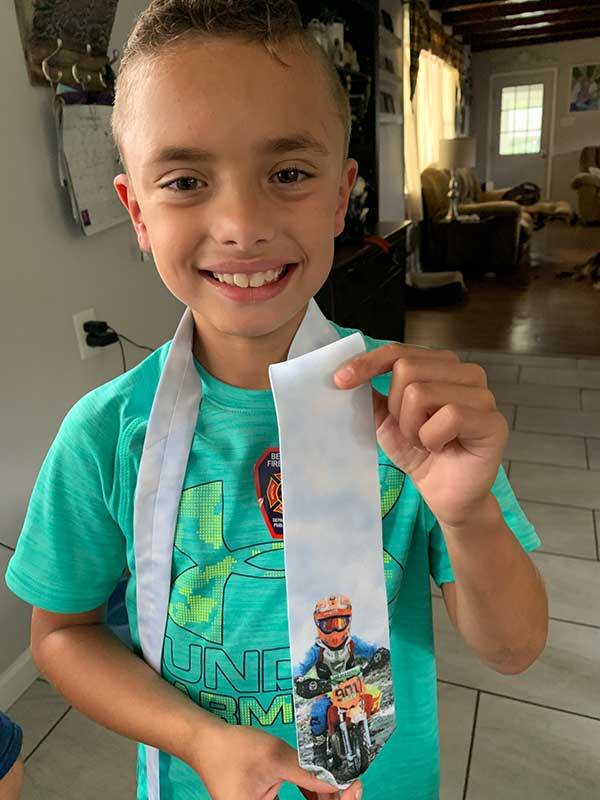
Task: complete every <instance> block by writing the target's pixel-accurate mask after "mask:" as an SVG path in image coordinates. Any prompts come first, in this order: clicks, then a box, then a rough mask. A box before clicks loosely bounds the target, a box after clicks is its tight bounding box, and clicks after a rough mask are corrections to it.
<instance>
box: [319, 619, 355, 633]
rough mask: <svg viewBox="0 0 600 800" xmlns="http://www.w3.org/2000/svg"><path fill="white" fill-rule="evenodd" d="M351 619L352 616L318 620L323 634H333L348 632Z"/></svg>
mask: <svg viewBox="0 0 600 800" xmlns="http://www.w3.org/2000/svg"><path fill="white" fill-rule="evenodd" d="M351 619H352V617H350V616H343V617H327V618H326V619H318V620H317V625H318V627H319V630H321V631H323V633H333V632H334V631H343V630H346V628H347V627H348V625H350V620H351Z"/></svg>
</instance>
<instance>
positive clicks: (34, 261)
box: [0, 0, 183, 708]
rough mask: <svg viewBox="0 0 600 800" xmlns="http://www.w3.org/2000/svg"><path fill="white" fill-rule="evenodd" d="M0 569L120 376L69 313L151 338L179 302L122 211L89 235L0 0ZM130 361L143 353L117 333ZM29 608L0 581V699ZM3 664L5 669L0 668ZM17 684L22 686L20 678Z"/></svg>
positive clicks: (162, 336) (41, 95)
mask: <svg viewBox="0 0 600 800" xmlns="http://www.w3.org/2000/svg"><path fill="white" fill-rule="evenodd" d="M145 5H146V0H121V2H120V3H119V8H118V12H117V19H116V21H115V26H114V29H113V38H112V41H111V45H110V47H111V50H110V52H112V48H113V47H117V48H119V50H122V47H123V44H124V42H125V40H126V38H127V33H128V31H129V29H130V28H131V26H132V24H133V21H134V16H135V15H136V14H137V13H139V12H140V11H141V10H142V8H144V7H145ZM0 48H1V49H2V52H3V53H4V58H3V80H2V87H1V88H0V98H1V99H0V104H1V106H2V109H3V110H2V114H1V116H0V174H1V175H2V187H3V190H4V191H3V194H2V195H1V196H0V242H1V254H2V255H1V259H2V265H1V268H0V331H1V334H2V335H1V341H0V348H1V364H2V373H1V378H0V432H1V436H0V441H1V447H0V493H1V494H0V498H1V499H0V573H1V575H2V576H4V573H5V570H6V565H7V563H8V560H9V558H10V556H11V554H12V551H11V550H10V549H9V548H10V547H14V546H15V543H16V540H17V537H18V535H19V532H20V530H21V525H22V522H23V518H24V515H25V511H26V507H27V503H28V500H29V496H30V493H31V489H32V487H33V483H34V480H35V477H36V475H37V472H38V470H39V467H40V465H41V462H42V459H43V457H44V456H45V454H46V451H47V450H48V447H49V445H50V443H51V441H52V439H53V438H54V435H55V434H56V431H57V429H58V427H59V425H60V422H61V421H62V419H63V417H64V416H65V414H66V412H67V411H68V409H69V408H70V407H71V406H72V405H73V403H74V402H75V401H76V400H77V399H78V398H79V397H81V396H82V395H83V394H85V393H86V392H87V391H89V390H91V389H92V388H94V387H95V386H98V385H100V384H102V383H105V382H106V381H107V380H110V379H111V378H113V377H115V376H116V375H118V374H119V373H120V372H121V370H122V366H121V351H120V348H119V345H118V344H114V345H111V346H110V347H108V348H106V349H105V350H103V351H102V352H101V353H100V355H98V356H96V357H94V358H91V359H89V360H86V361H82V360H81V358H80V356H79V351H78V348H77V343H76V340H75V333H74V329H73V322H72V315H73V314H74V313H76V312H78V311H81V310H84V309H87V308H91V307H94V308H95V310H96V314H97V316H98V317H99V318H100V319H104V320H107V321H108V322H109V324H111V325H112V326H113V327H114V328H115V329H116V330H117V331H119V332H121V333H123V334H124V335H126V336H129V338H131V339H133V340H134V341H136V342H139V343H141V344H146V345H149V346H151V347H155V346H157V345H160V344H162V343H163V342H164V341H166V340H167V339H169V338H171V336H172V334H173V332H174V329H175V326H176V324H177V321H178V319H179V317H180V316H181V313H182V311H183V306H182V305H181V304H180V303H179V301H177V300H176V299H175V298H174V297H173V296H172V295H171V294H170V293H169V291H168V290H167V289H166V288H165V287H164V285H163V284H162V282H161V280H160V278H159V276H158V274H157V272H156V269H155V267H154V264H153V262H152V261H144V262H142V261H141V260H140V258H139V255H138V251H137V245H136V242H135V237H134V235H133V229H132V227H131V224H130V223H129V222H127V223H125V224H122V225H120V226H118V227H116V228H113V229H112V230H109V231H105V232H104V233H99V234H96V235H94V236H91V237H89V238H86V237H84V236H83V234H82V233H81V232H80V230H79V229H78V228H77V226H76V225H75V223H74V221H73V218H72V216H71V213H70V209H69V205H68V200H67V196H66V194H65V191H64V190H63V189H61V188H60V187H59V185H58V177H57V168H56V146H55V137H54V131H53V121H52V116H51V90H50V88H49V87H48V88H45V87H39V86H35V87H34V86H31V85H30V84H29V80H28V77H27V71H26V66H25V60H24V56H23V53H22V49H21V39H20V35H19V30H18V25H17V20H16V14H15V8H14V3H12V2H11V3H9V2H3V3H1V4H0ZM124 347H125V352H126V356H127V366H128V367H131V366H133V365H134V364H135V363H137V362H138V361H140V360H141V359H142V358H143V357H144V356H145V355H147V353H146V352H145V351H142V350H137V349H135V348H133V347H132V346H130V345H128V344H127V343H125V345H124ZM29 616H30V607H29V606H28V605H26V604H25V603H23V602H22V601H20V600H19V599H18V598H16V597H15V596H14V595H13V594H12V593H11V592H10V591H9V590H8V588H7V587H6V585H5V583H4V581H3V580H2V581H0V631H2V634H1V639H0V700H2V699H4V704H2V703H1V702H0V708H4V707H5V705H7V704H8V702H7V701H8V699H10V698H8V696H7V694H6V693H4V694H3V693H2V687H3V686H6V678H7V675H6V673H5V671H6V670H7V669H8V668H9V666H10V665H11V664H13V662H15V660H16V659H17V657H18V656H19V655H20V654H21V653H22V652H23V651H24V650H25V649H26V648H27V646H28V643H29ZM3 673H5V674H4V675H3ZM23 688H24V687H23Z"/></svg>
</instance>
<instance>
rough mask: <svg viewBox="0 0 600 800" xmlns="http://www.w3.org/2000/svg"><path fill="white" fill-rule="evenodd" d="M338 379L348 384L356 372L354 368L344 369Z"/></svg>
mask: <svg viewBox="0 0 600 800" xmlns="http://www.w3.org/2000/svg"><path fill="white" fill-rule="evenodd" d="M336 377H337V378H339V380H341V381H342V382H343V383H347V382H348V381H351V380H352V378H353V377H354V370H353V369H352V367H344V369H341V370H340V371H339V372H338V373H337V375H336Z"/></svg>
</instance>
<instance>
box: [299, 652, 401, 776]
mask: <svg viewBox="0 0 600 800" xmlns="http://www.w3.org/2000/svg"><path fill="white" fill-rule="evenodd" d="M376 656H378V658H374V659H373V661H372V662H371V663H370V664H368V665H367V666H366V667H364V668H363V667H362V666H355V667H352V668H351V669H347V670H344V671H343V672H338V673H337V674H335V675H331V676H330V677H329V679H320V678H299V679H297V680H296V691H297V693H298V694H299V695H300V697H303V698H305V699H312V698H315V697H318V696H319V695H323V694H328V695H329V699H330V700H331V706H330V707H329V710H328V712H327V737H326V738H327V749H326V760H327V764H326V765H324V766H326V767H327V768H328V769H329V768H331V769H333V770H339V769H340V767H342V766H344V767H346V768H347V771H348V773H349V774H348V778H349V779H354V778H357V777H358V776H359V775H362V773H363V772H364V771H365V770H366V769H367V767H368V766H369V763H370V761H371V748H372V742H371V732H370V730H369V718H370V717H371V716H372V714H373V713H374V710H373V708H372V705H373V699H372V696H371V695H370V694H369V693H368V692H366V690H365V682H364V676H365V675H367V674H368V672H370V671H371V669H374V668H376V667H378V666H380V665H381V664H382V663H383V661H384V659H385V654H384V653H383V652H381V653H380V652H378V653H377V654H376ZM373 662H374V663H373Z"/></svg>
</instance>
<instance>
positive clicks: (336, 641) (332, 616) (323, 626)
mask: <svg viewBox="0 0 600 800" xmlns="http://www.w3.org/2000/svg"><path fill="white" fill-rule="evenodd" d="M313 618H314V621H315V625H316V626H317V633H318V636H319V639H320V640H321V641H322V642H323V643H324V644H326V645H327V647H329V648H330V649H331V650H339V648H340V647H342V646H343V645H344V644H345V643H346V640H347V639H348V637H349V636H350V623H351V622H352V603H351V602H350V598H348V597H346V596H345V595H342V594H335V595H334V594H331V595H329V597H323V598H322V599H321V600H318V601H317V604H316V605H315V611H314V614H313Z"/></svg>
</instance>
